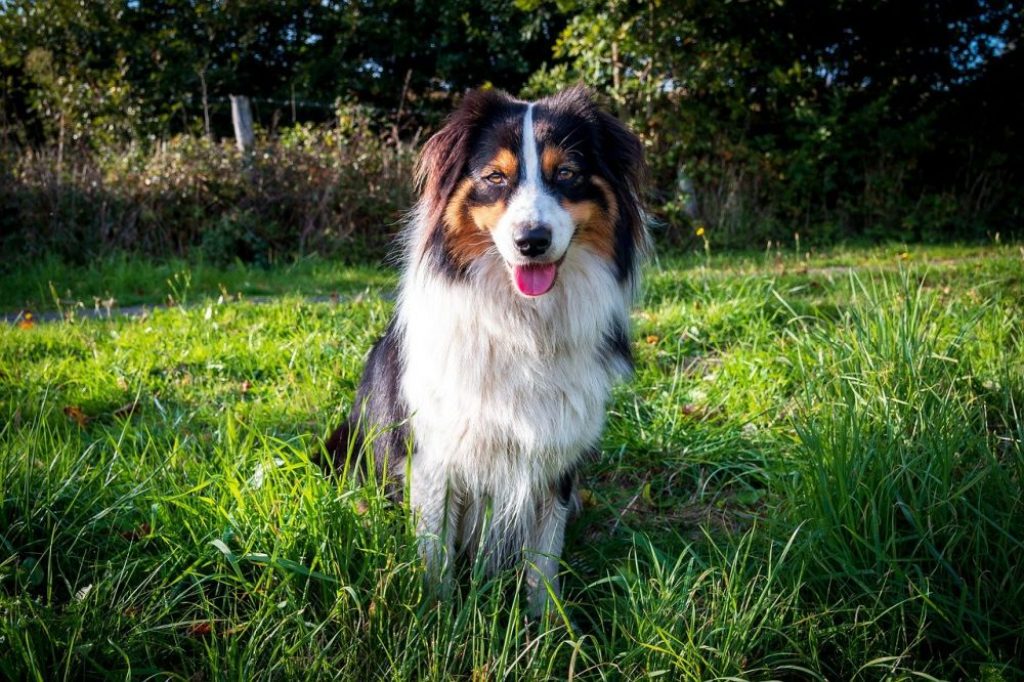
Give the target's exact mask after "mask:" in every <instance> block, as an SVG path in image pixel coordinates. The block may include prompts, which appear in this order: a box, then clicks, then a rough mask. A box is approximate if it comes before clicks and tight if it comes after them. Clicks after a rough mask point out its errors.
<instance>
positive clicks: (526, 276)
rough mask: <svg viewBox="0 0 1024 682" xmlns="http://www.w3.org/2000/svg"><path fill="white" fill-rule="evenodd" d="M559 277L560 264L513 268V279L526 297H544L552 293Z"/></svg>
mask: <svg viewBox="0 0 1024 682" xmlns="http://www.w3.org/2000/svg"><path fill="white" fill-rule="evenodd" d="M557 276H558V263H531V264H529V265H516V266H513V267H512V279H513V280H515V283H516V288H517V289H519V293H521V294H523V295H524V296H543V295H544V294H546V293H548V292H549V291H551V287H553V286H554V285H555V278H556V277H557Z"/></svg>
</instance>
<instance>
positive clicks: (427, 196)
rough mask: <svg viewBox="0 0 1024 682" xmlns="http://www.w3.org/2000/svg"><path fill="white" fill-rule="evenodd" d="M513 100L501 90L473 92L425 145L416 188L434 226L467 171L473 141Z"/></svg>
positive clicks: (417, 172)
mask: <svg viewBox="0 0 1024 682" xmlns="http://www.w3.org/2000/svg"><path fill="white" fill-rule="evenodd" d="M510 100H511V98H510V97H509V96H508V95H507V94H506V93H504V92H502V91H501V90H472V91H470V92H469V93H467V94H466V96H465V97H464V98H463V99H462V103H461V104H460V105H459V107H458V109H456V110H455V111H454V112H453V113H452V114H451V115H450V116H449V117H448V119H447V120H446V121H445V124H444V127H443V128H441V130H439V131H438V132H437V133H435V134H434V135H433V137H431V138H430V139H429V140H427V143H426V144H425V145H423V151H422V152H420V158H419V161H418V163H417V164H416V186H417V188H418V190H419V191H420V193H421V196H422V201H423V204H424V205H425V206H426V210H427V217H428V220H429V221H430V224H431V226H433V225H434V224H436V223H437V221H438V220H439V219H440V216H441V214H443V213H444V208H445V206H446V205H447V204H448V200H449V199H450V198H451V195H452V192H454V191H455V187H456V185H458V182H459V180H460V179H461V178H462V176H463V175H464V173H465V171H466V164H467V163H468V161H469V153H470V149H471V148H472V145H473V141H474V140H475V139H476V136H477V135H478V134H479V132H480V125H481V123H482V122H483V121H485V120H487V116H488V114H489V113H490V112H491V111H493V110H494V109H495V108H496V107H498V106H500V105H501V104H503V103H506V102H508V101H510Z"/></svg>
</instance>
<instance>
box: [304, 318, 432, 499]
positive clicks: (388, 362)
mask: <svg viewBox="0 0 1024 682" xmlns="http://www.w3.org/2000/svg"><path fill="white" fill-rule="evenodd" d="M401 344H402V338H401V334H400V333H399V332H398V330H397V328H396V327H395V323H394V320H392V321H391V324H389V325H388V328H387V330H386V331H385V332H384V335H383V336H382V337H380V339H378V340H377V342H376V343H375V344H374V345H373V348H372V349H371V350H370V355H369V357H368V358H367V360H366V369H365V370H364V371H363V377H362V380H361V381H360V382H359V388H358V390H357V391H356V399H355V403H354V404H353V406H352V411H351V412H350V413H349V416H348V418H347V419H346V420H345V421H344V422H343V423H342V424H341V426H339V427H338V428H337V429H335V431H334V433H333V434H331V437H330V438H328V439H327V442H326V443H325V444H324V449H325V450H326V452H327V456H328V458H329V461H330V463H331V465H332V467H333V470H334V471H335V472H341V471H343V470H345V469H346V468H347V469H348V470H350V471H353V472H357V473H358V474H359V475H362V476H366V475H367V474H369V473H370V471H369V467H370V463H371V462H372V463H373V469H374V472H373V473H374V474H375V475H376V476H377V480H378V481H381V482H382V483H383V484H384V485H385V488H386V490H387V491H388V493H389V495H391V496H392V497H398V496H399V495H400V494H401V485H400V483H399V481H400V480H401V475H402V472H403V471H404V469H405V462H406V458H407V457H408V456H409V454H410V449H411V447H412V442H411V437H410V436H411V434H410V431H409V423H408V418H409V410H408V408H407V407H406V405H405V400H404V399H403V398H402V392H401V377H402V366H401V362H402V359H401V358H402V353H401ZM367 441H369V442H371V443H372V446H373V447H372V450H371V449H367V448H366V444H367Z"/></svg>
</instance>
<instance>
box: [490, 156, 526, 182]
mask: <svg viewBox="0 0 1024 682" xmlns="http://www.w3.org/2000/svg"><path fill="white" fill-rule="evenodd" d="M487 166H488V167H489V168H493V169H494V170H498V171H501V172H502V173H504V174H505V177H506V178H508V179H509V180H512V179H514V178H515V177H516V174H517V173H518V172H519V159H518V158H516V155H515V154H513V153H512V152H510V151H509V150H508V149H505V148H502V149H499V150H498V153H497V154H496V155H495V156H494V158H493V159H491V162H490V163H489V164H487Z"/></svg>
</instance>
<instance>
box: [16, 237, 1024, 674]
mask: <svg viewBox="0 0 1024 682" xmlns="http://www.w3.org/2000/svg"><path fill="white" fill-rule="evenodd" d="M394 283H395V274H394V273H393V272H392V271H391V270H389V269H387V268H384V267H369V266H358V267H355V266H348V265H341V264H336V263H332V262H330V261H326V260H321V259H306V260H300V261H297V262H294V263H290V264H278V265H275V266H272V267H270V268H264V269H260V268H255V267H248V266H242V265H234V266H230V265H229V266H224V267H213V266H205V265H201V264H195V263H192V264H190V263H187V262H184V261H171V262H165V263H163V264H156V263H150V262H145V261H141V262H136V261H133V260H131V259H128V258H126V257H122V258H118V259H112V260H108V261H102V262H99V263H97V264H94V265H91V266H87V267H77V268H68V267H64V266H62V265H61V264H60V263H57V262H56V261H46V260H44V261H40V262H38V263H36V264H34V265H20V266H18V267H17V268H12V267H10V266H8V269H7V270H5V271H2V274H0V312H12V311H13V312H16V311H19V310H21V309H23V308H26V307H27V308H30V309H31V310H32V311H33V312H34V313H35V315H34V317H33V319H31V320H28V319H25V317H24V316H21V318H20V320H19V321H18V322H15V323H10V324H5V325H3V326H2V327H0V677H3V678H9V679H40V680H42V679H64V678H74V679H79V678H111V677H114V678H120V677H133V678H155V679H183V680H184V679H187V680H214V679H266V678H273V679H304V678H316V679H322V678H339V679H346V680H368V679H390V680H421V679H432V680H447V679H466V680H485V679H488V680H489V679H581V680H583V679H586V680H590V679H609V680H633V679H646V678H655V677H661V678H663V679H671V680H708V679H757V680H764V679H784V680H794V679H799V680H804V679H807V680H825V679H827V680H877V679H886V680H902V679H981V680H991V681H996V680H1013V679H1020V678H1022V677H1024V663H1022V661H1024V248H1021V247H1020V246H1018V245H1015V244H1014V245H1000V244H992V245H989V246H978V247H956V246H946V247H923V246H909V247H908V246H901V245H892V246H880V247H871V248H838V249H833V250H828V251H823V252H820V253H814V254H806V253H801V252H796V251H794V250H793V249H785V250H781V251H780V250H778V249H771V250H768V251H765V252H759V253H758V252H752V253H745V254H731V255H730V254H719V253H713V252H708V253H700V254H689V255H685V254H684V255H672V256H665V255H662V256H660V257H658V258H656V259H654V260H653V261H652V262H651V263H650V264H649V265H648V266H647V268H646V270H645V286H644V290H643V293H642V295H641V298H640V301H639V303H638V305H637V308H636V310H635V313H634V316H633V320H634V329H633V339H632V341H633V349H634V353H635V356H636V375H635V378H634V379H633V381H632V382H630V383H628V384H624V385H622V386H620V387H619V388H618V389H617V390H616V392H615V395H614V401H613V404H612V405H611V406H610V409H609V414H608V420H607V428H606V432H605V436H604V441H603V444H602V448H601V455H600V458H599V459H598V460H597V461H595V462H593V463H591V464H590V465H589V466H588V468H587V469H586V470H585V472H584V479H583V494H582V497H583V511H582V513H581V515H580V517H579V518H577V519H576V520H575V521H573V522H572V523H571V524H570V527H569V530H568V536H567V543H566V547H567V549H566V552H565V554H564V557H563V559H564V566H563V569H564V578H563V584H564V595H563V600H562V601H561V603H560V605H559V609H558V612H557V613H556V614H555V615H554V617H553V618H552V619H550V620H549V621H545V622H536V621H530V620H529V619H527V618H526V617H525V609H524V604H523V602H522V599H521V594H520V590H519V589H517V588H518V583H519V582H520V580H521V577H522V576H521V574H520V573H518V572H516V571H509V572H507V573H505V574H502V575H499V576H497V577H493V578H488V577H486V576H484V575H482V574H481V573H480V571H478V570H477V569H476V567H472V566H468V567H465V569H464V571H463V574H462V576H461V578H460V581H459V588H458V589H457V590H456V591H455V593H454V594H453V596H452V597H451V599H449V600H445V601H442V602H438V601H436V600H434V599H432V598H430V596H429V594H427V593H426V592H425V591H424V588H423V583H422V579H421V578H422V570H421V567H420V565H419V563H418V560H417V555H416V550H415V544H414V539H413V536H412V533H411V529H410V527H409V523H408V521H407V511H406V510H403V509H402V508H400V507H397V506H395V505H392V504H390V503H388V502H387V501H386V499H385V498H384V496H383V495H382V493H381V492H380V491H379V490H377V489H376V487H375V486H374V485H373V484H372V483H366V484H363V483H360V482H359V481H356V480H353V479H352V478H351V477H345V476H340V477H339V476H329V475H325V474H324V472H323V470H322V468H321V466H320V465H319V463H318V461H317V457H316V453H317V451H318V447H317V444H318V442H319V440H320V439H321V438H323V437H324V436H325V435H326V434H327V433H328V432H329V430H330V429H331V428H332V427H333V426H334V425H336V424H337V422H338V421H339V420H340V419H341V418H342V417H343V415H344V414H345V413H346V412H347V410H348V408H349V407H350V405H351V401H352V398H353V394H354V391H355V386H356V383H357V381H358V379H359V374H360V371H361V368H362V363H363V360H364V356H365V353H366V352H367V350H368V349H369V347H370V345H371V343H372V342H373V340H374V338H375V337H376V336H377V335H378V334H380V333H381V331H382V330H383V329H384V326H385V325H386V323H387V320H388V316H389V314H390V311H391V308H392V300H391V299H392V292H393V290H394ZM257 297H259V298H258V299H257ZM103 302H108V303H107V305H108V306H115V305H129V304H130V305H135V304H140V303H146V304H150V306H151V307H148V308H147V309H146V310H145V311H144V312H143V313H142V314H140V315H137V316H133V317H125V316H118V315H114V316H112V317H111V318H110V319H107V318H106V315H99V316H92V317H87V316H85V315H84V314H83V309H85V310H91V309H100V310H101V311H102V310H103V307H104V303H103ZM168 302H171V303H173V305H166V304H167V303H168ZM155 304H164V305H155ZM47 310H51V311H54V310H55V311H57V312H58V313H59V315H58V317H63V318H64V319H63V320H58V321H53V322H42V321H40V317H39V315H40V314H41V313H43V312H44V311H47Z"/></svg>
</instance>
